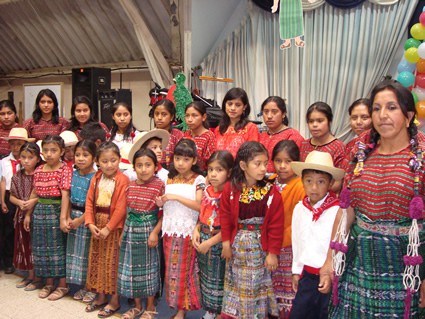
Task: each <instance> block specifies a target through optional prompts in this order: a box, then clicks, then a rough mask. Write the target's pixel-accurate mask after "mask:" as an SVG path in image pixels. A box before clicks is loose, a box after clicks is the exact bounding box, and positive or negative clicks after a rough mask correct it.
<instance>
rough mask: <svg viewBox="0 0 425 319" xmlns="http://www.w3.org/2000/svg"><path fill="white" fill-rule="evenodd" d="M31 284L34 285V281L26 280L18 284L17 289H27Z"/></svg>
mask: <svg viewBox="0 0 425 319" xmlns="http://www.w3.org/2000/svg"><path fill="white" fill-rule="evenodd" d="M30 283H32V279H28V278H24V279H22V281H21V282H19V283H17V284H16V288H25V287H26V286H28V285H29V284H30Z"/></svg>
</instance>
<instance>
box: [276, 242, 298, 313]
mask: <svg viewBox="0 0 425 319" xmlns="http://www.w3.org/2000/svg"><path fill="white" fill-rule="evenodd" d="M272 280H273V288H274V293H275V295H276V300H277V306H278V308H279V311H280V310H284V311H285V313H286V314H289V311H290V310H291V307H292V301H293V300H294V298H295V291H294V290H293V289H292V247H291V246H289V247H282V248H281V250H280V255H279V266H278V268H277V269H276V271H274V272H273V273H272Z"/></svg>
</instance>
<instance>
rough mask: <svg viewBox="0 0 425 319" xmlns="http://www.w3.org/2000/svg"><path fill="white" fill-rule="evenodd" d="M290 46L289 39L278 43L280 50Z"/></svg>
mask: <svg viewBox="0 0 425 319" xmlns="http://www.w3.org/2000/svg"><path fill="white" fill-rule="evenodd" d="M290 47H291V40H289V41H288V43H286V42H283V43H282V44H281V45H280V49H281V50H285V49H288V48H290Z"/></svg>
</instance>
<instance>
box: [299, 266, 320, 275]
mask: <svg viewBox="0 0 425 319" xmlns="http://www.w3.org/2000/svg"><path fill="white" fill-rule="evenodd" d="M303 270H304V271H305V272H308V273H309V274H311V275H320V268H314V267H310V266H307V265H304V269H303Z"/></svg>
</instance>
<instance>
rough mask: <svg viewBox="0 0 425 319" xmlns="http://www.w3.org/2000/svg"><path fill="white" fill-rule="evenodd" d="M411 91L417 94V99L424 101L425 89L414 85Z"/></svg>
mask: <svg viewBox="0 0 425 319" xmlns="http://www.w3.org/2000/svg"><path fill="white" fill-rule="evenodd" d="M412 91H413V92H415V93H416V95H417V96H418V101H425V89H423V88H420V87H415V88H413V89H412Z"/></svg>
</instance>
